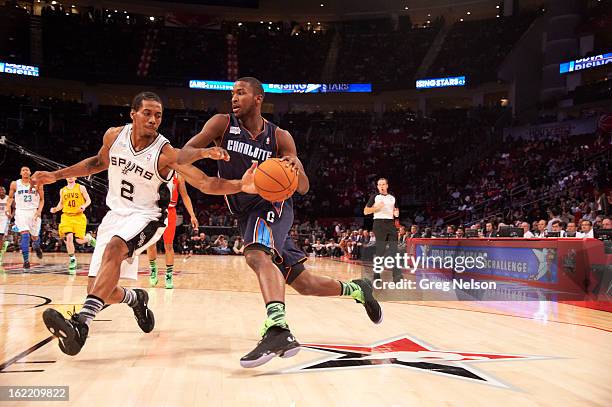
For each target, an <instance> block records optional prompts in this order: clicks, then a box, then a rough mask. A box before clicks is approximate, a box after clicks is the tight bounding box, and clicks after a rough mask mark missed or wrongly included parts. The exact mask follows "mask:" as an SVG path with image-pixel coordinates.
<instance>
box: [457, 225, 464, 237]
mask: <svg viewBox="0 0 612 407" xmlns="http://www.w3.org/2000/svg"><path fill="white" fill-rule="evenodd" d="M455 237H456V238H457V239H463V238H464V237H465V230H463V228H462V227H458V228H457V232H455Z"/></svg>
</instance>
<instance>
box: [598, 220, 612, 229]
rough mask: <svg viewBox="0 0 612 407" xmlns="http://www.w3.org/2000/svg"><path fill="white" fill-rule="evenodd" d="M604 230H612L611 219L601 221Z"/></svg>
mask: <svg viewBox="0 0 612 407" xmlns="http://www.w3.org/2000/svg"><path fill="white" fill-rule="evenodd" d="M601 228H602V229H612V220H611V219H610V218H605V219H604V220H602V221H601Z"/></svg>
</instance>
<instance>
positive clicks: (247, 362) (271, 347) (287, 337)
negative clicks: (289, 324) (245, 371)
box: [240, 326, 300, 368]
mask: <svg viewBox="0 0 612 407" xmlns="http://www.w3.org/2000/svg"><path fill="white" fill-rule="evenodd" d="M299 351H300V344H299V342H298V341H297V340H296V339H295V337H294V336H293V334H292V333H291V331H289V330H288V329H285V328H281V327H278V326H272V327H270V328H268V331H267V332H266V333H265V335H264V336H263V338H261V340H260V341H259V343H258V344H257V346H256V347H255V349H253V350H252V351H250V352H249V353H247V354H246V355H244V356H243V357H242V358H240V366H242V367H246V368H252V367H257V366H261V365H263V364H264V363H268V362H269V361H270V360H271V359H272V358H274V357H275V356H280V357H281V358H290V357H292V356H295V355H297V353H298V352H299Z"/></svg>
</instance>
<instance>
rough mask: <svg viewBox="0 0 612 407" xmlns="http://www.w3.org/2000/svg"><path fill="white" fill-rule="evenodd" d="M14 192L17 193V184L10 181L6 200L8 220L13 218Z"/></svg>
mask: <svg viewBox="0 0 612 407" xmlns="http://www.w3.org/2000/svg"><path fill="white" fill-rule="evenodd" d="M15 191H17V183H16V182H15V181H11V186H10V187H9V193H8V199H7V200H6V211H5V212H6V216H8V217H9V218H12V217H13V201H14V200H15Z"/></svg>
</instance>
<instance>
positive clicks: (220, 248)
mask: <svg viewBox="0 0 612 407" xmlns="http://www.w3.org/2000/svg"><path fill="white" fill-rule="evenodd" d="M212 251H213V253H214V254H231V252H232V251H231V250H230V248H229V245H228V243H227V239H226V238H225V236H223V235H219V236H218V237H217V239H216V240H215V242H214V243H213V246H212Z"/></svg>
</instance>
